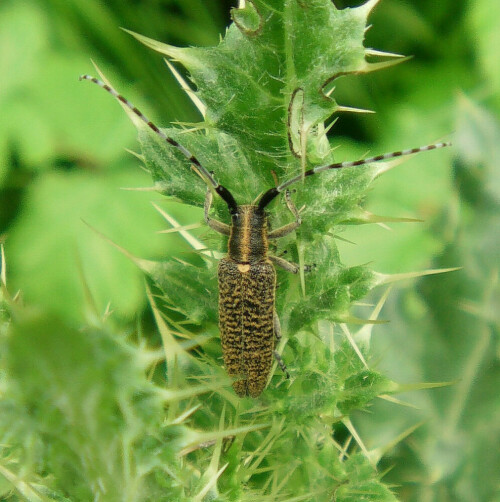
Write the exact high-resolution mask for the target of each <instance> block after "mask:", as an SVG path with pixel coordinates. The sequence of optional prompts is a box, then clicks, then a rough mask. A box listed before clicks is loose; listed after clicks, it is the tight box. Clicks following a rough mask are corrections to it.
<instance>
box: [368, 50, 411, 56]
mask: <svg viewBox="0 0 500 502" xmlns="http://www.w3.org/2000/svg"><path fill="white" fill-rule="evenodd" d="M365 54H366V55H367V56H376V57H386V58H404V57H405V56H404V55H403V54H396V53H395V52H385V51H378V50H376V49H366V50H365Z"/></svg>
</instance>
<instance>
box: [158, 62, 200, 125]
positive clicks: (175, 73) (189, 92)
mask: <svg viewBox="0 0 500 502" xmlns="http://www.w3.org/2000/svg"><path fill="white" fill-rule="evenodd" d="M164 61H165V63H166V65H167V66H168V69H169V70H170V71H171V72H172V75H173V76H174V78H175V79H176V80H177V82H179V84H180V86H181V87H182V89H183V90H184V92H185V93H186V94H187V95H188V96H189V99H191V101H192V102H193V104H194V106H196V108H197V109H198V111H199V112H200V113H201V116H202V117H203V118H205V117H206V114H207V107H206V106H205V104H204V103H203V102H202V101H201V99H200V98H199V97H198V96H197V95H196V93H195V92H194V90H193V89H191V87H190V86H189V84H188V83H187V82H186V80H185V79H184V78H183V77H182V75H181V74H180V73H179V72H178V71H177V69H176V68H175V66H174V65H173V64H172V63H171V62H170V61H169V60H168V59H167V58H165V59H164Z"/></svg>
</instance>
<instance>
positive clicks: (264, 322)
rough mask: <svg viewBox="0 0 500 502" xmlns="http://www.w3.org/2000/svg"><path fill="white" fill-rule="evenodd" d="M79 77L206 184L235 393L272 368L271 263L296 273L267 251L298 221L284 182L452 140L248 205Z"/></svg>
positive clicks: (255, 384) (260, 384)
mask: <svg viewBox="0 0 500 502" xmlns="http://www.w3.org/2000/svg"><path fill="white" fill-rule="evenodd" d="M80 80H89V81H91V82H93V83H94V84H97V85H99V86H100V87H102V88H103V89H105V90H106V91H108V92H109V93H110V94H112V95H113V96H114V97H115V98H117V99H118V100H119V101H121V102H122V103H123V104H124V105H125V106H127V107H128V108H129V109H130V110H132V112H133V113H135V114H136V115H137V116H138V117H139V118H140V119H141V120H142V121H143V122H145V123H146V124H147V125H148V127H149V128H150V129H151V130H153V131H154V132H155V133H156V134H157V135H158V136H160V137H161V138H162V139H163V140H164V141H166V142H167V143H168V144H169V145H171V146H172V147H174V148H176V149H178V150H179V151H180V152H181V153H182V154H183V155H184V156H185V157H186V159H188V161H189V162H190V163H191V164H194V166H195V167H196V169H197V170H198V172H199V173H200V175H201V177H202V178H203V179H204V181H205V182H206V183H207V185H208V190H207V195H206V198H205V222H206V223H207V225H208V226H209V227H210V228H212V229H213V230H215V231H216V232H218V233H220V234H223V235H226V236H228V237H229V239H228V250H227V256H226V257H224V258H223V259H222V260H220V262H219V267H218V282H219V329H220V337H221V343H222V351H223V357H224V364H225V367H226V371H227V373H228V374H229V376H230V377H232V378H234V379H235V381H234V382H233V388H234V390H235V392H236V393H237V394H238V395H239V396H247V395H249V396H251V397H257V396H259V395H260V394H261V393H262V391H263V390H264V388H265V387H266V385H267V381H268V379H269V375H270V372H271V368H272V363H273V358H274V357H277V359H278V362H279V363H280V365H281V366H282V368H283V364H282V362H281V359H280V358H279V356H278V354H277V353H276V352H275V347H276V341H277V339H279V337H280V328H279V319H278V316H277V314H276V310H275V294H276V271H275V268H274V266H275V265H276V266H279V267H282V268H284V269H286V270H288V271H289V272H292V273H297V272H298V271H299V267H298V266H297V265H295V264H293V263H290V262H288V261H286V260H284V259H283V258H280V257H277V256H271V255H269V253H268V243H269V241H270V240H274V239H279V238H281V237H284V236H286V235H288V234H290V233H291V232H293V231H294V230H296V229H297V228H298V227H299V226H300V224H301V219H300V215H299V211H298V210H297V208H296V207H295V205H294V204H293V202H292V200H291V198H290V194H289V192H288V187H290V186H291V185H293V184H295V183H297V182H299V181H301V180H302V179H304V178H305V177H308V176H312V175H314V174H317V173H320V172H323V171H327V170H330V169H343V168H346V167H355V166H362V165H366V164H370V163H372V162H378V161H382V160H387V159H391V158H394V157H401V156H404V155H411V154H414V153H418V152H423V151H426V150H434V149H436V148H443V147H446V146H450V144H451V143H449V142H443V143H435V144H432V145H427V146H421V147H418V148H412V149H409V150H402V151H399V152H391V153H386V154H383V155H377V156H375V157H370V158H367V159H361V160H356V161H352V162H339V163H335V164H327V165H320V166H317V167H314V168H312V169H309V170H307V171H305V172H304V173H302V174H299V175H297V176H295V177H292V178H290V179H288V180H287V181H284V182H283V183H281V184H280V185H278V186H277V187H273V188H270V189H268V190H267V191H266V192H264V194H263V195H262V196H261V197H260V198H259V200H258V202H257V203H256V204H253V205H239V204H238V203H237V202H236V200H235V199H234V197H233V195H232V194H231V192H230V191H229V190H228V189H227V188H225V187H223V186H222V185H220V184H219V183H218V182H217V181H216V179H215V178H214V176H213V175H212V174H211V173H210V172H209V171H208V170H207V169H206V168H205V167H203V166H202V165H201V163H200V162H199V161H198V159H197V158H196V157H195V156H194V155H193V154H192V153H191V152H190V151H189V150H187V149H186V148H185V147H184V146H182V145H181V144H179V143H178V142H177V141H176V140H175V139H173V138H171V137H169V136H167V135H166V134H164V133H163V132H162V131H161V130H160V129H159V128H158V127H157V126H156V125H155V124H153V123H152V122H151V121H150V120H149V119H148V118H147V117H146V116H145V115H144V114H143V113H142V112H141V111H139V110H138V109H137V108H136V107H135V106H133V105H132V104H131V103H130V102H129V101H127V100H126V99H125V98H124V97H123V96H121V95H120V94H118V93H117V92H116V91H115V90H114V89H113V88H112V87H111V86H109V85H107V84H105V83H104V82H101V81H100V80H98V79H96V78H95V77H91V76H89V75H82V76H81V77H80ZM212 189H213V190H214V191H215V192H216V193H217V194H218V195H219V196H220V197H221V198H222V199H223V200H224V202H225V203H226V204H227V207H228V209H229V214H230V217H231V224H230V225H228V224H226V223H222V222H220V221H217V220H215V219H212V218H211V217H210V215H209V211H210V207H211V204H212ZM280 193H284V194H285V201H286V204H287V207H288V209H289V210H290V212H291V213H292V215H293V217H294V221H292V222H291V223H288V224H287V225H285V226H283V227H280V228H277V229H274V230H269V227H268V218H267V214H266V211H265V209H266V207H267V206H268V205H269V204H270V203H271V202H272V201H273V200H274V199H275V198H276V197H277V196H278V195H279V194H280Z"/></svg>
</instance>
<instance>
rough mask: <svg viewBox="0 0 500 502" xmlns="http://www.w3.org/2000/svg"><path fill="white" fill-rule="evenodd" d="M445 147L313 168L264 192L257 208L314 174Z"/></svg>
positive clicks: (434, 147) (419, 148)
mask: <svg viewBox="0 0 500 502" xmlns="http://www.w3.org/2000/svg"><path fill="white" fill-rule="evenodd" d="M447 146H451V142H450V141H445V142H442V143H433V144H432V145H426V146H419V147H417V148H410V149H408V150H401V151H399V152H390V153H384V154H382V155H375V156H374V157H369V158H367V159H360V160H353V161H347V162H337V163H335V164H327V165H324V166H317V167H313V168H312V169H308V170H307V171H305V172H304V173H302V174H298V175H297V176H294V177H293V178H290V179H289V180H287V181H284V182H283V183H281V184H280V185H278V186H277V187H273V188H270V189H269V190H268V191H267V192H265V193H264V194H263V195H262V197H261V199H260V201H259V208H260V209H264V208H265V207H266V206H267V205H268V204H269V203H270V202H271V201H272V200H273V199H274V198H275V197H276V196H277V195H279V194H280V193H281V192H283V191H284V190H286V189H287V188H288V187H289V186H291V185H293V184H294V183H297V182H298V181H302V180H303V179H304V178H305V177H307V176H312V175H314V174H318V173H321V172H323V171H327V170H329V169H343V168H344V167H357V166H363V165H366V164H371V163H372V162H380V161H382V160H388V159H393V158H395V157H404V156H406V155H413V154H415V153H419V152H426V151H428V150H436V149H437V148H445V147H447Z"/></svg>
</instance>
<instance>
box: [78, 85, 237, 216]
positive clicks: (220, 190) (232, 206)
mask: <svg viewBox="0 0 500 502" xmlns="http://www.w3.org/2000/svg"><path fill="white" fill-rule="evenodd" d="M79 80H89V81H90V82H93V83H94V84H96V85H98V86H99V87H102V88H103V89H104V90H106V91H108V92H109V93H110V94H111V95H113V96H114V97H115V98H116V99H118V101H120V102H121V103H123V104H124V105H125V106H126V107H127V108H129V109H130V110H131V111H132V112H133V113H134V114H135V115H137V116H138V117H139V118H140V119H141V120H142V121H143V122H144V123H145V124H146V125H147V126H148V127H149V128H150V129H151V130H152V131H153V132H154V133H156V134H157V135H158V136H159V137H160V138H162V139H163V140H165V141H166V142H167V143H168V144H169V145H172V146H173V147H175V148H177V150H179V151H180V152H181V153H182V155H184V157H186V159H188V160H189V162H191V163H192V164H194V165H195V166H196V168H197V169H198V171H199V172H200V173H201V175H202V177H203V179H204V180H205V182H206V183H207V184H208V185H211V186H212V187H213V188H214V190H215V191H216V192H217V194H218V195H219V196H220V197H221V198H222V199H223V200H224V201H225V203H226V204H227V206H228V208H229V211H230V213H231V214H234V213H236V211H237V208H238V205H237V204H236V201H235V200H234V197H233V196H232V194H231V192H229V190H228V189H227V188H225V187H223V186H222V185H220V184H219V183H217V181H216V180H215V178H214V177H213V176H212V174H211V173H210V172H209V171H208V170H207V169H206V168H205V167H203V166H202V165H201V163H200V161H199V160H198V159H197V158H196V157H195V156H194V155H193V154H192V153H191V152H190V151H189V150H188V149H187V148H186V147H184V146H182V145H181V144H180V143H178V142H177V141H176V140H175V139H173V138H171V137H170V136H167V135H166V134H165V133H164V132H162V131H161V130H160V128H159V127H158V126H157V125H156V124H155V123H154V122H151V120H149V119H148V118H147V117H146V115H144V114H143V113H142V112H141V111H140V110H139V109H138V108H136V107H135V106H134V105H133V104H132V103H131V102H130V101H128V99H126V98H124V97H123V96H122V95H121V94H119V93H118V92H117V91H115V89H113V87H111V86H110V85H108V84H105V83H104V82H102V81H101V80H99V79H98V78H95V77H92V76H90V75H81V76H80V78H79Z"/></svg>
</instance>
